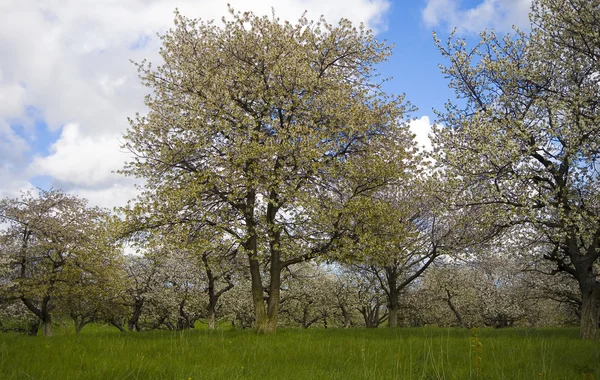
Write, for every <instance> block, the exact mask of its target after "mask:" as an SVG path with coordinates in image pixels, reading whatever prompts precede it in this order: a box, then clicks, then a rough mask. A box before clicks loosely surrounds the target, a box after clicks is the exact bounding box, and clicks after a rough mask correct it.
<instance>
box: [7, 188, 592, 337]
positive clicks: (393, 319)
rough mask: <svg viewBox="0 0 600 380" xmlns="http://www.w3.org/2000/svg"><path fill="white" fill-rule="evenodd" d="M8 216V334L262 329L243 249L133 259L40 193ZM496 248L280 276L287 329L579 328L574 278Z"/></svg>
mask: <svg viewBox="0 0 600 380" xmlns="http://www.w3.org/2000/svg"><path fill="white" fill-rule="evenodd" d="M2 210H3V211H4V214H3V215H5V216H6V217H7V218H9V217H10V218H11V219H10V220H11V221H12V223H11V228H10V229H9V232H10V234H6V235H4V236H3V237H4V239H3V241H2V243H3V245H2V249H3V252H4V253H5V254H4V255H3V257H4V260H5V261H4V262H3V266H2V269H3V271H2V286H1V287H0V294H1V298H0V305H1V306H2V308H1V311H0V329H2V331H11V330H12V331H22V332H26V333H29V334H37V332H38V328H39V327H40V326H42V327H43V333H44V334H46V335H51V333H52V324H53V322H54V323H63V324H64V323H67V322H68V321H71V323H73V325H74V328H75V331H76V332H79V331H81V329H82V328H83V327H84V326H85V325H87V324H88V323H92V322H95V323H108V324H111V325H113V326H115V327H116V328H118V329H119V330H121V331H125V330H127V329H128V330H133V331H140V330H152V329H170V330H184V329H189V328H193V327H194V325H195V323H206V324H208V328H211V329H212V328H215V324H216V322H217V321H221V323H231V324H233V325H234V326H237V327H239V328H250V327H252V326H254V325H255V316H254V312H255V310H254V305H253V302H252V299H251V297H250V296H249V295H250V290H251V278H250V276H248V273H247V272H248V268H247V263H246V262H245V261H243V260H240V257H238V255H237V252H236V249H235V244H231V243H230V242H227V241H223V240H222V241H219V240H217V239H216V238H215V237H211V238H210V239H209V240H207V241H205V242H203V243H202V244H201V245H198V246H195V245H187V248H179V247H178V246H179V242H176V241H172V240H169V238H168V237H165V236H161V237H160V240H152V241H148V242H147V246H146V249H144V251H143V253H139V254H135V255H127V256H126V255H123V254H122V252H121V248H120V247H119V245H118V244H116V243H115V239H114V235H112V236H113V237H111V234H112V233H113V232H111V229H112V228H114V226H113V227H112V228H111V227H109V226H111V224H113V223H114V220H113V221H111V220H110V219H109V218H108V215H106V214H104V215H102V214H101V213H99V210H97V209H89V208H86V207H85V203H84V202H82V201H81V200H79V199H77V198H75V197H72V196H68V195H65V194H63V193H61V192H58V191H51V192H44V191H41V193H40V195H39V196H37V197H36V196H33V195H31V194H27V195H25V196H23V197H22V198H20V199H13V200H5V201H4V202H3V204H2ZM90 216H94V217H95V218H98V217H99V216H104V218H103V219H91V218H90ZM91 236H94V237H93V238H92V239H93V240H92V239H91V238H90V237H91ZM422 238H423V239H427V238H425V237H422ZM10 244H15V246H11V245H10ZM496 250H497V252H495V253H494V254H489V253H485V252H487V251H488V248H485V250H484V251H485V252H479V253H478V254H477V255H475V256H474V257H472V258H468V257H467V256H464V255H463V256H462V257H461V259H460V260H458V256H456V257H454V258H453V259H452V260H450V259H445V260H438V262H436V263H433V264H431V265H428V269H427V271H422V270H421V269H422V267H423V266H424V265H427V263H428V260H429V259H428V256H427V255H419V256H418V258H417V257H416V256H415V257H414V258H413V260H412V261H410V260H407V259H408V256H406V255H398V256H397V257H396V259H395V260H394V261H390V262H388V263H384V262H383V261H380V262H375V261H369V262H363V263H357V262H355V263H352V264H349V263H341V262H336V263H333V262H330V263H329V264H326V263H321V264H320V265H318V264H316V263H311V262H304V263H301V264H298V265H295V266H294V267H292V268H290V269H286V270H285V271H284V272H283V273H282V278H281V289H280V294H281V297H280V311H279V313H280V320H279V324H280V325H282V326H290V327H303V328H309V327H311V326H320V327H325V328H327V327H351V326H366V327H378V326H379V325H381V324H383V323H386V324H387V325H388V326H392V327H394V326H423V325H430V324H433V325H440V326H462V327H471V326H494V327H505V326H512V325H513V324H517V325H521V326H547V325H564V324H571V323H576V322H577V320H578V318H579V314H578V313H580V306H581V302H580V301H578V298H577V289H576V283H575V282H574V281H572V280H569V279H568V278H561V279H558V278H556V277H554V276H543V277H542V276H540V274H539V273H534V272H524V271H523V268H524V263H523V262H519V260H522V259H523V257H522V256H520V255H519V254H518V252H517V253H516V255H515V253H511V252H509V251H508V248H506V247H501V246H496ZM400 260H403V264H400ZM425 260H427V261H425ZM424 261H425V262H424ZM423 262H424V263H423ZM394 276H395V277H394ZM402 284H404V285H402Z"/></svg>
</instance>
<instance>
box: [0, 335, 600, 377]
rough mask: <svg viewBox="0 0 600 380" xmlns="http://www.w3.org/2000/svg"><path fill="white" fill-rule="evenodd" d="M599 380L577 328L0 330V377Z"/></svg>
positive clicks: (599, 359)
mask: <svg viewBox="0 0 600 380" xmlns="http://www.w3.org/2000/svg"><path fill="white" fill-rule="evenodd" d="M596 378H598V379H600V342H590V341H582V340H580V339H579V338H578V330H577V329H571V328H569V329H534V330H527V329H504V330H493V329H481V330H478V332H477V337H474V335H473V332H472V331H471V330H466V329H444V328H397V329H386V328H380V329H374V330H370V329H349V330H334V329H329V330H319V329H314V330H300V329H297V330H296V329H294V330H281V331H279V332H277V334H275V335H257V334H255V333H253V332H252V331H234V330H217V331H213V332H210V331H206V330H195V331H187V332H184V333H177V332H167V331H157V332H147V333H125V334H121V333H119V332H118V331H116V330H114V329H111V328H109V327H106V326H88V327H86V328H85V329H84V330H83V332H82V333H81V334H80V335H79V336H76V335H73V333H72V332H71V330H70V329H69V330H67V329H66V328H63V329H62V330H61V329H58V331H57V334H56V335H55V336H53V337H50V338H44V337H42V336H37V337H28V336H23V335H17V334H0V379H3V380H8V379H61V380H63V379H64V380H66V379H85V380H91V379H103V380H104V379H182V380H188V379H192V380H200V379H263V380H264V379H596Z"/></svg>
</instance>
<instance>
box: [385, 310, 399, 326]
mask: <svg viewBox="0 0 600 380" xmlns="http://www.w3.org/2000/svg"><path fill="white" fill-rule="evenodd" d="M398 309H399V307H398V305H393V306H390V308H389V315H388V327H398Z"/></svg>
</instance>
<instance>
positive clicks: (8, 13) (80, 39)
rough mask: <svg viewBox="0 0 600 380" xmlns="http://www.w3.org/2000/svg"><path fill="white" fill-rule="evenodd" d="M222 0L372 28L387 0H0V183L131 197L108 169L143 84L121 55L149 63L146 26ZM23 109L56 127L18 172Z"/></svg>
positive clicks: (151, 41)
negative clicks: (45, 146)
mask: <svg viewBox="0 0 600 380" xmlns="http://www.w3.org/2000/svg"><path fill="white" fill-rule="evenodd" d="M227 2H230V3H231V5H232V6H233V7H234V8H235V9H237V10H240V11H245V10H252V11H254V12H256V13H259V14H270V13H271V7H274V8H275V10H276V13H277V15H278V16H279V17H281V18H283V19H288V20H297V19H298V18H299V17H300V16H301V15H302V13H303V12H304V11H305V10H308V18H311V19H316V18H318V17H319V16H320V15H321V14H323V15H325V17H326V18H327V20H329V21H330V22H335V20H337V19H339V18H340V17H346V18H349V19H350V20H352V21H353V22H364V23H366V24H367V25H368V26H369V27H372V28H379V29H382V28H385V22H384V20H385V19H384V15H385V12H386V11H387V9H388V8H389V5H390V2H389V0H332V1H322V0H279V1H270V0H258V1H252V2H247V1H243V0H229V1H217V0H181V1H178V2H177V4H175V3H174V2H173V1H171V0H44V1H38V0H3V1H0V47H1V48H0V62H1V66H0V145H1V146H0V148H2V149H3V151H4V152H7V153H6V154H4V153H3V154H2V157H1V158H2V161H0V165H1V166H0V180H1V181H2V183H3V184H5V183H9V182H11V181H12V180H11V178H19V180H18V181H17V182H18V184H15V186H13V187H14V188H20V187H21V185H27V184H28V181H27V178H25V177H23V176H26V175H29V176H39V175H43V176H49V177H50V182H51V183H52V185H55V186H56V187H61V188H63V189H64V190H66V191H69V192H75V193H77V194H78V195H82V196H86V197H89V198H90V200H91V203H93V204H101V205H113V204H116V203H118V202H120V200H121V199H124V197H126V196H130V195H131V194H134V193H135V191H134V190H133V187H132V182H131V181H130V180H128V179H124V178H122V177H121V176H119V175H115V174H111V170H114V169H118V168H120V167H121V166H122V162H123V161H124V160H125V159H126V157H125V155H124V154H123V153H122V152H120V150H119V149H118V146H119V143H118V141H117V138H118V137H120V136H121V134H122V133H123V132H124V131H125V130H126V128H127V126H128V124H127V117H129V116H134V115H135V113H136V112H144V106H143V97H144V95H145V94H146V93H147V90H146V89H145V88H144V87H143V86H141V84H140V83H139V80H138V78H137V73H136V70H135V67H134V66H133V65H132V64H131V63H130V62H129V60H130V59H132V60H134V61H141V60H142V59H143V58H147V59H148V60H149V61H151V62H155V63H157V62H159V56H158V50H159V45H160V41H159V39H158V38H157V37H156V33H157V32H158V33H161V32H164V31H165V30H166V29H168V28H169V27H171V26H172V24H173V11H174V8H175V6H177V7H178V8H179V10H180V11H181V13H183V14H184V15H186V16H189V17H199V18H202V19H205V20H206V19H220V18H221V16H222V15H224V14H226V12H227V5H226V4H227ZM26 107H35V108H36V109H37V110H39V111H40V113H41V117H42V119H43V120H44V121H45V122H46V123H47V124H48V127H49V129H51V130H54V131H58V130H61V128H62V130H61V135H60V138H59V139H58V141H56V142H55V143H54V145H53V146H52V147H51V150H50V152H49V154H48V155H47V156H46V157H43V156H39V155H38V156H36V157H30V159H32V162H31V164H30V165H29V168H28V170H27V171H26V173H21V172H17V171H15V169H14V168H15V166H16V160H17V159H18V157H22V156H23V154H25V155H27V154H31V152H30V153H27V152H28V150H27V148H28V147H27V146H26V144H27V141H25V140H23V139H22V138H21V137H20V136H18V135H16V134H15V133H14V131H13V130H12V129H11V128H10V125H9V122H12V121H13V120H14V119H27V118H28V116H27V115H26ZM30 119H31V118H30ZM19 122H22V123H23V125H28V126H31V124H32V123H31V120H28V121H27V120H19ZM28 128H29V127H28ZM28 132H31V131H28ZM8 147H10V148H11V149H13V151H10V152H9V151H8V150H6V149H8ZM19 152H20V153H19ZM8 177H11V178H8ZM22 177H23V178H22ZM22 180H23V181H24V182H20V181H22ZM11 183H12V182H11Z"/></svg>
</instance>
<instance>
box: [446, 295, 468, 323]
mask: <svg viewBox="0 0 600 380" xmlns="http://www.w3.org/2000/svg"><path fill="white" fill-rule="evenodd" d="M446 294H448V298H446V303H447V304H448V307H449V308H450V310H452V313H454V316H455V317H456V321H457V322H458V325H459V326H460V327H465V322H464V320H463V318H462V315H461V314H460V312H459V311H458V309H457V308H456V306H455V305H454V302H452V294H451V293H450V291H449V290H448V289H446Z"/></svg>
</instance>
